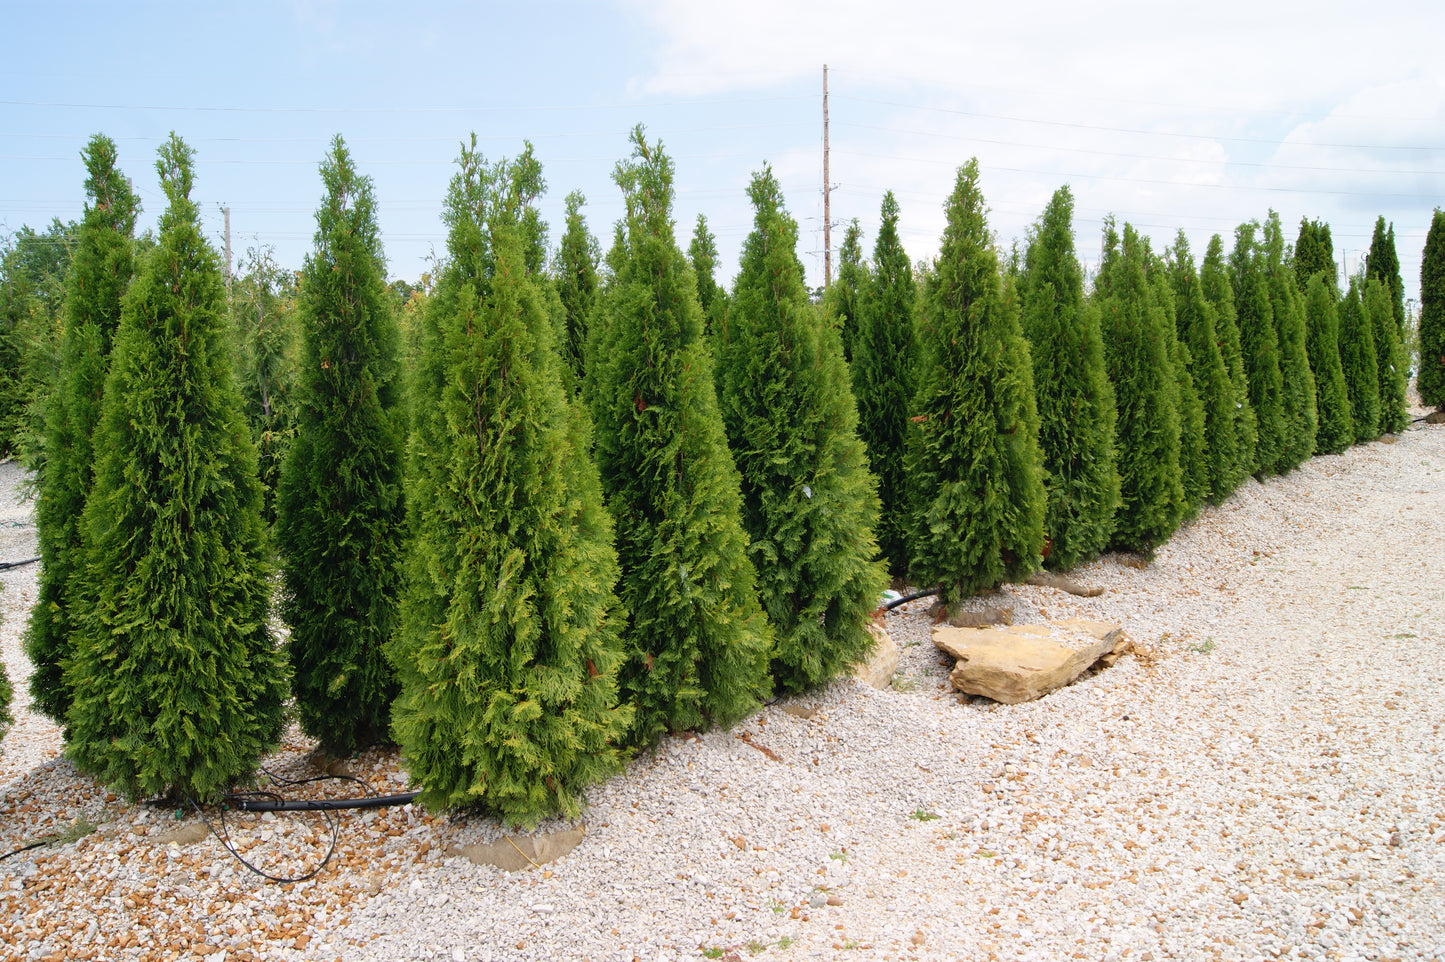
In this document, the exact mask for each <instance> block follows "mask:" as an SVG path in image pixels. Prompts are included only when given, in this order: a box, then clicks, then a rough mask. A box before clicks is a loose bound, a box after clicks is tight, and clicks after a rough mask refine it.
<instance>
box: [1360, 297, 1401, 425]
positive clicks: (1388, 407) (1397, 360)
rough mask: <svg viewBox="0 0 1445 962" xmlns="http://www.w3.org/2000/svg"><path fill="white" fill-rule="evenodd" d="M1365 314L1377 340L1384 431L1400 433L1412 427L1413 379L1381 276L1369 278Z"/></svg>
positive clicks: (1376, 350)
mask: <svg viewBox="0 0 1445 962" xmlns="http://www.w3.org/2000/svg"><path fill="white" fill-rule="evenodd" d="M1363 302H1364V307H1365V315H1366V316H1367V317H1368V318H1369V319H1370V329H1371V333H1372V334H1373V335H1374V338H1375V372H1376V374H1377V375H1378V376H1379V378H1380V432H1381V433H1382V434H1398V433H1400V432H1401V431H1403V430H1405V428H1406V427H1408V426H1409V424H1410V408H1409V402H1408V401H1407V400H1406V398H1405V385H1406V384H1407V378H1408V377H1409V372H1408V368H1407V365H1406V361H1405V346H1404V345H1403V344H1402V343H1400V332H1399V328H1397V327H1396V326H1395V315H1394V313H1393V308H1392V307H1391V298H1390V288H1389V286H1388V285H1386V284H1385V283H1384V282H1383V281H1381V280H1380V279H1379V278H1377V277H1368V278H1367V280H1366V281H1365V289H1364V298H1363Z"/></svg>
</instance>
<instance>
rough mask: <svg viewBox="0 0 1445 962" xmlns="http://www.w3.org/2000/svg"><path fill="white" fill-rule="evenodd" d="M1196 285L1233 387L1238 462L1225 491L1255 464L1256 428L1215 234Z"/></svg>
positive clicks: (1231, 295)
mask: <svg viewBox="0 0 1445 962" xmlns="http://www.w3.org/2000/svg"><path fill="white" fill-rule="evenodd" d="M1199 286H1200V289H1201V290H1203V291H1204V299H1205V300H1206V301H1208V302H1209V305H1210V306H1211V307H1213V308H1214V319H1215V333H1216V334H1217V335H1218V337H1219V353H1220V356H1221V357H1223V358H1224V367H1225V369H1226V370H1227V371H1229V382H1230V384H1232V385H1233V386H1234V402H1235V405H1234V438H1235V451H1236V454H1237V457H1238V460H1237V461H1236V462H1235V464H1234V467H1233V469H1232V470H1230V472H1229V490H1230V491H1233V490H1234V489H1235V488H1237V487H1238V486H1239V484H1240V482H1241V481H1243V480H1244V479H1245V478H1247V477H1249V476H1250V475H1251V474H1253V473H1254V471H1255V467H1256V465H1257V463H1258V453H1257V448H1258V445H1259V425H1258V421H1257V420H1256V418H1255V416H1254V405H1252V404H1250V402H1249V378H1248V375H1246V374H1245V372H1244V352H1243V348H1242V347H1241V346H1240V341H1239V325H1238V323H1237V316H1236V314H1235V310H1234V288H1233V286H1231V284H1230V283H1229V270H1228V268H1227V267H1226V265H1225V260H1224V241H1223V239H1221V238H1220V236H1219V235H1218V234H1215V235H1214V236H1213V237H1211V238H1210V239H1209V247H1208V249H1207V250H1206V251H1205V254H1204V260H1203V261H1202V262H1201V263H1200V265H1199Z"/></svg>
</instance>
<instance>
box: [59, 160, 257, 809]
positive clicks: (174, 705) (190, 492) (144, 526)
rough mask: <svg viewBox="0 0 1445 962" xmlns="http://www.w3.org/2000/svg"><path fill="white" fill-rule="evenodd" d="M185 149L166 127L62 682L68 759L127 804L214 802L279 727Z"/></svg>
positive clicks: (91, 501)
mask: <svg viewBox="0 0 1445 962" xmlns="http://www.w3.org/2000/svg"><path fill="white" fill-rule="evenodd" d="M191 156H192V155H191V150H190V148H188V147H187V146H186V145H185V144H184V143H182V142H181V140H180V139H179V138H178V137H176V136H175V135H174V134H172V135H171V137H170V139H169V140H168V141H167V142H166V143H165V144H163V145H162V146H161V148H160V159H159V160H158V161H157V164H156V167H157V170H158V171H159V172H160V176H161V185H162V187H163V188H164V189H165V193H166V197H167V199H168V200H169V202H170V206H169V207H168V209H167V210H166V213H165V215H164V217H163V218H162V220H161V229H160V238H159V245H158V246H157V248H156V249H155V250H154V251H152V252H151V253H150V254H149V255H148V256H147V257H146V259H145V262H144V264H143V266H142V267H141V269H140V271H139V273H138V274H137V275H136V277H135V279H134V281H133V282H132V284H131V287H130V290H129V291H128V293H127V294H126V297H125V300H124V303H123V307H122V311H121V320H120V327H119V329H118V331H117V333H116V336H115V347H114V350H113V352H112V354H111V368H110V375H109V377H108V379H107V381H106V386H105V398H104V401H103V403H102V408H101V420H100V424H99V425H98V426H97V428H96V433H95V450H96V451H97V452H99V455H98V457H97V460H96V474H95V484H94V487H93V488H92V490H91V493H90V497H89V498H88V499H87V501H86V506H85V513H84V516H83V518H82V528H81V530H82V544H83V550H84V551H85V552H86V565H85V568H84V571H83V573H82V574H81V575H80V577H79V579H78V588H77V591H76V593H75V598H76V602H75V604H74V608H75V609H77V610H78V611H80V612H81V614H80V618H79V623H78V624H77V626H76V631H75V633H74V635H73V637H74V646H73V651H74V655H73V657H72V659H71V660H70V661H69V662H68V664H67V666H66V669H65V676H64V681H65V684H66V685H67V686H69V688H70V691H71V695H72V702H71V706H70V710H69V713H68V714H67V716H66V718H67V721H68V722H69V726H70V745H69V749H68V751H69V754H70V756H71V758H72V759H73V760H74V761H75V763H76V765H77V766H79V767H80V768H81V769H82V770H84V771H87V772H90V773H91V774H93V775H95V776H97V777H98V778H100V779H101V780H102V781H104V782H106V783H107V784H110V785H112V786H115V787H116V788H117V789H118V790H120V791H122V792H124V793H125V794H126V795H128V796H131V797H138V796H143V795H152V794H156V793H158V792H162V791H166V790H168V789H169V790H172V791H175V792H184V793H186V794H188V795H191V796H193V797H196V798H199V799H211V798H215V797H216V796H217V795H219V794H220V792H222V791H223V790H224V789H225V788H226V787H227V786H229V785H230V784H231V783H232V782H234V781H236V780H237V779H239V778H242V777H244V776H246V775H248V774H249V773H250V772H251V771H252V770H253V769H254V767H255V765H256V763H257V762H258V761H259V760H260V758H261V757H262V756H263V755H264V754H265V753H266V752H267V751H269V750H270V749H271V747H272V746H274V745H275V743H276V740H277V738H278V737H279V736H280V733H281V727H282V724H283V722H284V711H283V707H282V702H283V699H284V697H285V694H286V663H285V656H284V655H283V653H282V652H281V651H280V650H279V649H278V648H277V646H276V644H275V642H274V640H273V638H272V636H271V631H270V629H269V627H268V626H267V617H268V615H269V607H270V575H271V569H270V564H269V562H268V556H269V550H270V546H269V544H268V539H267V534H266V528H265V524H264V522H263V520H262V518H261V485H260V482H259V481H258V480H257V477H256V450H255V447H254V446H253V445H252V442H251V432H250V429H249V428H248V427H247V425H246V419H245V415H244V414H243V413H242V410H241V397H240V392H239V391H238V389H237V387H236V384H235V381H234V379H233V375H232V368H231V355H230V336H229V332H228V331H227V329H226V325H225V321H226V307H225V289H224V287H223V284H222V280H221V269H220V263H219V259H218V258H217V256H216V252H215V251H214V250H212V248H211V247H210V245H209V244H208V243H207V242H206V240H205V238H204V236H203V235H202V233H201V229H200V223H199V217H198V215H197V211H196V206H195V204H194V203H193V202H192V201H191V199H190V192H191V183H192V169H193V168H192V160H191Z"/></svg>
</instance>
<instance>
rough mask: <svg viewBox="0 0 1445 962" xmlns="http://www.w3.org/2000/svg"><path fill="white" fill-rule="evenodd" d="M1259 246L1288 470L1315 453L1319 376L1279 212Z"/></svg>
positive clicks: (1284, 467)
mask: <svg viewBox="0 0 1445 962" xmlns="http://www.w3.org/2000/svg"><path fill="white" fill-rule="evenodd" d="M1261 246H1262V247H1263V251H1262V253H1263V255H1264V260H1265V267H1266V269H1267V270H1268V271H1269V300H1270V311H1271V313H1272V314H1273V315H1274V323H1275V330H1276V332H1277V333H1278V336H1279V369H1280V377H1281V392H1280V400H1281V405H1280V410H1281V412H1282V414H1283V416H1284V426H1285V432H1284V448H1283V456H1282V459H1281V461H1280V470H1281V471H1289V470H1293V469H1294V468H1297V467H1299V466H1300V465H1301V464H1304V463H1305V461H1307V460H1309V458H1310V456H1311V455H1312V454H1314V453H1315V435H1316V433H1317V432H1318V430H1319V412H1318V409H1317V406H1316V403H1315V378H1314V374H1313V372H1311V371H1310V358H1309V348H1308V335H1307V332H1306V326H1307V325H1306V323H1305V311H1304V303H1303V301H1302V300H1301V299H1300V292H1299V288H1298V287H1297V286H1296V284H1295V278H1294V271H1293V270H1291V269H1290V266H1289V265H1288V264H1287V263H1286V262H1285V257H1284V231H1283V229H1282V228H1281V226H1280V220H1279V214H1278V213H1277V212H1275V211H1270V212H1269V219H1268V220H1266V221H1265V222H1264V232H1263V238H1262V240H1261Z"/></svg>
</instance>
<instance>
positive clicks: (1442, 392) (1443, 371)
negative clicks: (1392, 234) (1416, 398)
mask: <svg viewBox="0 0 1445 962" xmlns="http://www.w3.org/2000/svg"><path fill="white" fill-rule="evenodd" d="M1415 386H1416V387H1417V388H1418V389H1419V391H1420V400H1421V401H1423V402H1424V403H1426V404H1430V405H1434V406H1435V407H1437V408H1440V409H1442V410H1445V211H1442V210H1441V209H1440V208H1438V207H1437V208H1435V215H1434V216H1433V217H1431V218H1430V231H1429V233H1428V234H1426V235H1425V252H1424V255H1423V256H1422V257H1421V259H1420V370H1419V374H1418V375H1417V376H1416V378H1415Z"/></svg>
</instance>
